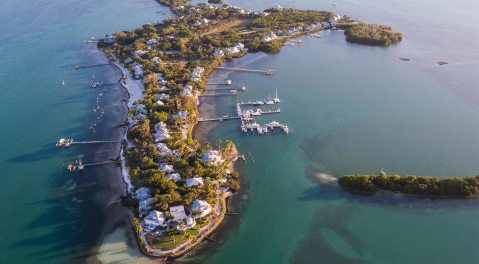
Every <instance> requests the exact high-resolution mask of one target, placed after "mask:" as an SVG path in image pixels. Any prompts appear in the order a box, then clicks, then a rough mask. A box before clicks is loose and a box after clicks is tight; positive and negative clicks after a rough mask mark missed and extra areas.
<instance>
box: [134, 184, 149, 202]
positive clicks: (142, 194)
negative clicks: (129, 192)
mask: <svg viewBox="0 0 479 264" xmlns="http://www.w3.org/2000/svg"><path fill="white" fill-rule="evenodd" d="M135 198H136V199H138V200H145V199H147V198H151V192H150V189H149V188H146V187H141V188H140V189H138V190H136V192H135Z"/></svg>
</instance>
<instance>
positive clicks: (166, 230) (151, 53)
mask: <svg viewBox="0 0 479 264" xmlns="http://www.w3.org/2000/svg"><path fill="white" fill-rule="evenodd" d="M158 2H159V3H160V4H162V5H165V6H168V7H169V8H170V10H171V11H172V12H173V14H174V15H175V17H174V18H168V19H165V20H164V21H163V22H161V23H159V24H154V25H153V24H146V25H144V26H142V27H141V28H137V29H135V30H133V31H121V32H115V33H113V34H112V35H111V36H106V37H105V39H103V40H102V41H100V42H99V43H98V47H99V48H102V49H103V51H104V53H105V54H106V55H107V56H108V58H110V60H112V61H113V62H114V64H115V65H117V66H118V67H119V68H120V69H124V70H122V72H127V71H128V72H129V73H130V74H131V76H133V79H134V80H136V82H140V83H141V85H142V87H143V88H144V91H142V94H141V97H140V98H134V100H133V101H132V99H131V98H130V103H131V105H132V106H131V108H130V112H129V118H128V121H127V122H126V124H127V125H128V132H127V142H126V143H125V144H124V146H123V153H124V160H125V164H124V165H123V171H124V174H125V173H127V177H128V178H129V179H130V180H131V183H132V185H133V190H131V195H130V196H128V197H126V198H125V199H124V204H125V205H126V206H128V207H130V208H132V211H133V214H134V217H133V218H132V226H133V227H134V230H135V231H136V234H137V236H138V241H139V243H140V245H141V248H142V250H143V252H144V253H146V254H148V255H150V256H158V257H171V258H174V257H178V256H181V255H182V254H184V253H186V252H188V251H189V250H191V249H193V248H194V247H195V246H196V245H198V244H199V243H200V242H201V241H202V240H203V239H204V238H206V237H207V236H208V235H209V234H211V232H213V231H214V230H215V229H216V228H217V227H218V226H219V224H220V223H221V222H222V220H223V218H224V215H225V213H226V198H227V197H229V196H230V195H231V194H232V193H234V192H236V191H238V190H239V188H240V185H239V181H238V174H237V173H236V172H235V171H234V167H233V164H234V162H235V161H236V160H237V159H238V157H239V155H238V153H237V151H236V147H235V145H234V143H233V142H231V141H227V142H226V143H225V144H223V143H222V142H221V141H217V142H216V144H215V146H214V147H213V146H212V145H211V144H210V143H203V144H202V143H200V142H199V141H198V140H197V139H194V138H193V128H194V125H195V124H196V123H197V122H198V118H199V113H198V109H197V105H198V96H199V95H200V94H201V93H202V91H204V90H205V87H206V80H207V77H208V76H209V75H210V74H211V72H212V71H213V70H214V69H215V68H217V67H218V66H219V65H220V64H221V63H222V62H223V61H224V60H230V59H233V58H238V57H241V56H244V55H245V54H247V53H251V52H259V51H261V52H265V53H276V52H278V51H279V50H280V49H281V47H282V46H283V45H284V44H285V42H286V41H288V40H290V39H292V38H296V37H298V36H301V35H304V34H310V33H314V32H318V31H320V30H325V29H336V28H342V27H346V26H350V25H351V23H352V21H351V20H350V19H349V18H348V17H346V16H344V17H342V16H338V15H336V14H334V13H332V12H327V11H316V10H295V9H289V8H282V7H280V6H277V7H274V8H270V9H267V10H265V11H263V12H256V11H251V10H247V9H243V8H239V7H235V6H229V5H207V4H188V3H187V1H184V0H158ZM124 74H125V73H124ZM127 80H129V78H128V77H127V76H123V78H122V81H121V83H122V84H123V85H125V86H128V85H127V82H126V81H127Z"/></svg>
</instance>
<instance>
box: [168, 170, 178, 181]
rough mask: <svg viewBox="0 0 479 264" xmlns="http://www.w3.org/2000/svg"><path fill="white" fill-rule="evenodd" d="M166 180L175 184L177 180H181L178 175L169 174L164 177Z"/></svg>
mask: <svg viewBox="0 0 479 264" xmlns="http://www.w3.org/2000/svg"><path fill="white" fill-rule="evenodd" d="M166 178H167V179H168V180H170V181H174V182H177V181H179V180H181V176H180V174H179V173H176V172H175V173H170V174H168V175H166Z"/></svg>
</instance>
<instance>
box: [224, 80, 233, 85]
mask: <svg viewBox="0 0 479 264" xmlns="http://www.w3.org/2000/svg"><path fill="white" fill-rule="evenodd" d="M225 84H226V85H232V84H233V81H231V80H226V81H225Z"/></svg>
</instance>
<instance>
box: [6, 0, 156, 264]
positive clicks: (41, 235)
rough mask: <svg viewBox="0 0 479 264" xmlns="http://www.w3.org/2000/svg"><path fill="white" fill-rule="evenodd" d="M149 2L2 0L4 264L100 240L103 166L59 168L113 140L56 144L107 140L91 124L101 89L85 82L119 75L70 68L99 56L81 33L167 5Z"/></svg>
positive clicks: (48, 258)
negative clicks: (66, 145) (67, 140)
mask: <svg viewBox="0 0 479 264" xmlns="http://www.w3.org/2000/svg"><path fill="white" fill-rule="evenodd" d="M153 6H156V4H155V3H154V2H153V1H141V2H140V1H130V0H119V1H113V0H108V1H93V0H87V1H71V0H45V1H13V0H5V1H1V2H0V24H1V25H2V26H1V27H0V53H1V54H2V59H1V61H2V63H1V65H0V89H1V92H2V96H1V97H0V105H2V111H1V112H0V127H1V132H0V138H1V140H0V168H1V173H0V175H1V177H0V201H1V202H0V203H1V206H0V208H2V215H3V216H2V217H1V220H0V234H2V239H0V253H1V254H0V262H1V263H33V262H35V263H54V262H55V263H65V262H68V261H72V262H83V261H84V260H85V258H86V257H88V255H89V254H90V252H91V250H92V249H94V247H95V246H96V244H97V243H98V242H97V240H98V239H99V238H98V236H99V234H100V233H101V232H102V229H103V227H104V222H105V219H106V218H105V217H104V216H103V214H102V212H101V211H100V210H101V209H102V208H101V207H99V206H98V204H97V203H96V202H95V201H94V198H95V197H96V196H97V195H98V194H99V192H98V190H99V189H97V187H98V186H97V185H98V183H100V182H101V181H100V180H99V179H97V176H98V173H99V172H100V170H101V169H98V170H89V171H85V173H83V174H81V175H75V176H72V175H69V174H67V173H65V171H64V169H63V168H62V164H64V163H65V162H66V161H71V160H74V159H78V157H79V156H80V157H81V156H83V157H84V159H85V161H93V160H95V157H96V156H100V158H102V157H101V156H102V155H103V156H105V153H108V151H109V149H112V148H113V147H114V146H111V145H110V146H102V147H99V148H104V149H103V150H102V151H103V153H98V152H97V147H94V146H84V147H78V146H75V147H72V149H69V150H67V151H58V150H56V149H55V148H54V143H55V142H56V141H57V140H58V138H59V137H61V136H64V137H73V138H74V139H76V140H87V139H104V138H105V135H102V133H101V132H102V131H103V129H102V131H99V132H98V133H97V134H95V135H93V134H91V133H90V132H89V130H88V127H89V126H90V123H91V122H92V120H93V119H94V118H95V116H94V115H93V114H94V113H93V111H92V107H93V105H94V104H95V98H96V97H97V95H98V92H99V91H93V90H89V89H88V84H89V82H90V81H91V78H92V75H93V74H95V75H96V78H98V79H101V80H105V81H113V80H114V79H115V78H116V77H115V76H113V72H112V71H111V70H110V69H107V68H104V67H103V68H91V69H85V70H78V71H75V70H72V69H71V68H70V65H72V64H77V63H80V64H92V63H95V62H97V61H99V59H100V58H101V57H99V56H98V55H99V54H98V52H96V51H95V50H96V49H95V46H94V44H84V43H82V41H83V40H84V39H87V38H90V37H91V36H97V37H101V36H103V35H105V34H108V33H111V32H113V31H114V30H119V29H132V28H134V27H137V26H139V25H142V24H144V23H146V22H151V21H154V20H160V19H161V18H162V16H163V15H162V14H160V13H157V11H161V10H164V9H163V8H160V7H157V6H156V7H154V8H153ZM132 14H136V15H132ZM62 80H65V86H64V87H62V86H61V85H60V83H61V81H62ZM117 90H118V89H116V90H112V93H111V95H113V93H114V92H117ZM118 91H119V90H118ZM107 94H108V93H107ZM105 98H109V97H108V95H107V96H105V97H104V98H103V99H102V101H101V104H102V105H103V106H106V107H107V108H106V109H105V112H108V113H109V112H110V110H111V109H114V107H113V108H111V109H110V108H108V107H109V106H112V103H110V102H109V101H108V99H105ZM112 98H113V97H112ZM116 103H117V104H118V102H116ZM107 120H108V115H107V118H104V119H103V120H102V121H101V122H100V123H101V124H100V125H99V126H100V127H101V126H103V125H102V124H107ZM99 130H100V129H99ZM105 148H106V149H105ZM109 157H114V155H109ZM110 169H115V168H114V167H112V168H110ZM117 177H118V176H117ZM111 185H112V186H113V185H115V184H113V183H112V184H111ZM101 187H102V189H101V190H102V191H104V192H105V193H108V188H107V187H108V186H106V185H105V184H103V185H102V186H101Z"/></svg>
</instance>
